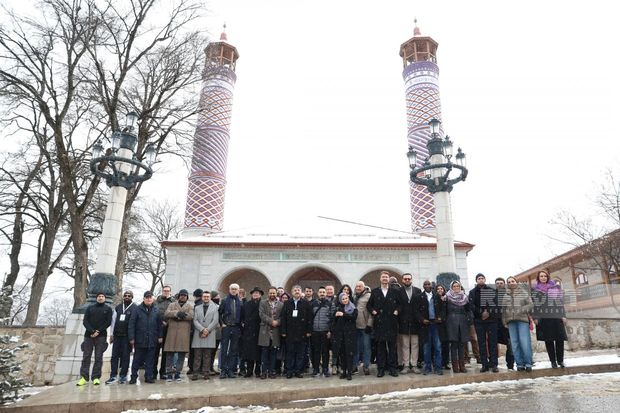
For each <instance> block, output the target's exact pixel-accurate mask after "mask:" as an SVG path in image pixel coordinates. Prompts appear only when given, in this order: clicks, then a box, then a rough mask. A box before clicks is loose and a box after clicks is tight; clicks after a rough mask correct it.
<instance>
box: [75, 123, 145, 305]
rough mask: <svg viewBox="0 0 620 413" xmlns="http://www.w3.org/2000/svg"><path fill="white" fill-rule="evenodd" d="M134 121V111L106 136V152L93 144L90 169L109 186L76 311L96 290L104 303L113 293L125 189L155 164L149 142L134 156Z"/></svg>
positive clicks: (135, 138)
mask: <svg viewBox="0 0 620 413" xmlns="http://www.w3.org/2000/svg"><path fill="white" fill-rule="evenodd" d="M137 121H138V114H137V113H136V112H129V113H128V114H127V120H126V123H125V127H124V128H123V129H122V130H120V131H115V132H114V133H113V134H112V136H111V138H110V144H111V147H110V148H109V150H108V151H105V149H104V145H103V143H102V142H101V140H98V141H97V142H95V144H94V145H93V154H92V159H91V161H90V170H91V172H92V173H93V174H94V175H96V176H99V177H101V178H102V179H104V180H105V182H106V184H107V185H108V186H109V187H110V197H109V201H108V205H107V208H106V213H105V220H104V222H103V231H102V234H101V243H100V245H99V249H98V255H97V264H96V265H95V273H94V274H93V275H92V277H91V279H90V283H89V285H88V300H87V302H86V303H85V304H84V305H83V306H82V307H80V308H79V309H78V312H83V311H85V309H86V307H88V306H89V305H91V304H93V303H94V302H95V301H96V300H95V298H96V294H97V293H99V292H104V293H105V294H106V301H107V302H108V303H110V302H111V301H112V297H114V295H115V294H116V277H115V275H114V272H115V267H116V258H117V255H118V245H119V242H120V235H121V228H122V226H123V215H124V211H125V201H126V199H127V190H128V189H130V188H133V187H135V186H136V185H137V184H138V183H140V182H144V181H146V180H148V179H149V178H151V176H153V169H151V165H153V163H155V155H156V151H155V146H154V145H153V144H152V143H151V144H149V145H148V146H147V147H146V150H145V151H144V156H143V159H137V158H136V153H135V150H136V144H137V143H138V136H137V129H138V128H137Z"/></svg>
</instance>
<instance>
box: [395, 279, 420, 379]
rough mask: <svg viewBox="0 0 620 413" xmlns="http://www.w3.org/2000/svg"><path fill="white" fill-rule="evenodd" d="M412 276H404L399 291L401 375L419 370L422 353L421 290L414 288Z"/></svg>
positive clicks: (399, 361)
mask: <svg viewBox="0 0 620 413" xmlns="http://www.w3.org/2000/svg"><path fill="white" fill-rule="evenodd" d="M412 282H413V279H412V276H411V274H409V273H408V272H406V273H404V274H403V277H402V283H403V284H402V286H401V287H400V288H399V289H398V293H399V299H400V309H401V311H400V314H398V355H399V357H398V364H399V367H400V368H401V370H400V373H401V374H406V373H407V372H408V371H409V370H410V369H412V370H413V372H414V373H419V371H418V370H417V367H416V365H417V363H418V353H419V352H420V347H419V338H418V333H419V330H420V324H419V316H418V311H419V309H418V307H419V305H418V300H419V298H420V293H421V291H420V289H419V288H417V287H414V286H413V284H412Z"/></svg>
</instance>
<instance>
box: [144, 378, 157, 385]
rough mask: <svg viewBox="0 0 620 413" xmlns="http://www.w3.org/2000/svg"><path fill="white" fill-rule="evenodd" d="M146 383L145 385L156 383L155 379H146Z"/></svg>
mask: <svg viewBox="0 0 620 413" xmlns="http://www.w3.org/2000/svg"><path fill="white" fill-rule="evenodd" d="M144 382H145V383H150V384H153V383H155V379H144Z"/></svg>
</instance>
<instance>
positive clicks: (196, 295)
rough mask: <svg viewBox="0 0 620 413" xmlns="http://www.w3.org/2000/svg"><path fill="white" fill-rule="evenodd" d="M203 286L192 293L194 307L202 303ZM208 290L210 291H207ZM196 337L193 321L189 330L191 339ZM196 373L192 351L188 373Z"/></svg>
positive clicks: (189, 357)
mask: <svg viewBox="0 0 620 413" xmlns="http://www.w3.org/2000/svg"><path fill="white" fill-rule="evenodd" d="M202 292H203V291H202V288H196V289H195V290H194V292H193V293H192V295H193V296H194V309H195V308H196V307H197V306H199V305H200V304H202ZM207 292H208V291H207ZM193 337H194V323H192V325H191V328H190V330H189V339H190V341H192V338H193ZM192 374H194V352H193V351H190V352H189V354H188V355H187V375H188V376H191V375H192Z"/></svg>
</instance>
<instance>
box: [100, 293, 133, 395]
mask: <svg viewBox="0 0 620 413" xmlns="http://www.w3.org/2000/svg"><path fill="white" fill-rule="evenodd" d="M135 308H136V306H134V305H133V292H131V291H130V290H127V291H125V292H124V293H123V302H122V303H120V304H119V305H117V306H116V308H114V313H113V315H112V326H111V327H110V331H111V332H112V334H111V335H110V344H112V358H111V360H110V362H111V364H112V367H111V368H110V378H109V379H108V380H107V381H106V382H105V384H112V383H114V382H116V380H117V373H118V367H119V363H120V369H121V375H120V380H119V383H120V384H125V382H126V381H127V373H128V371H129V356H130V355H131V347H130V346H129V336H128V333H129V331H128V330H129V318H130V317H131V313H132V312H133V310H135Z"/></svg>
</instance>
